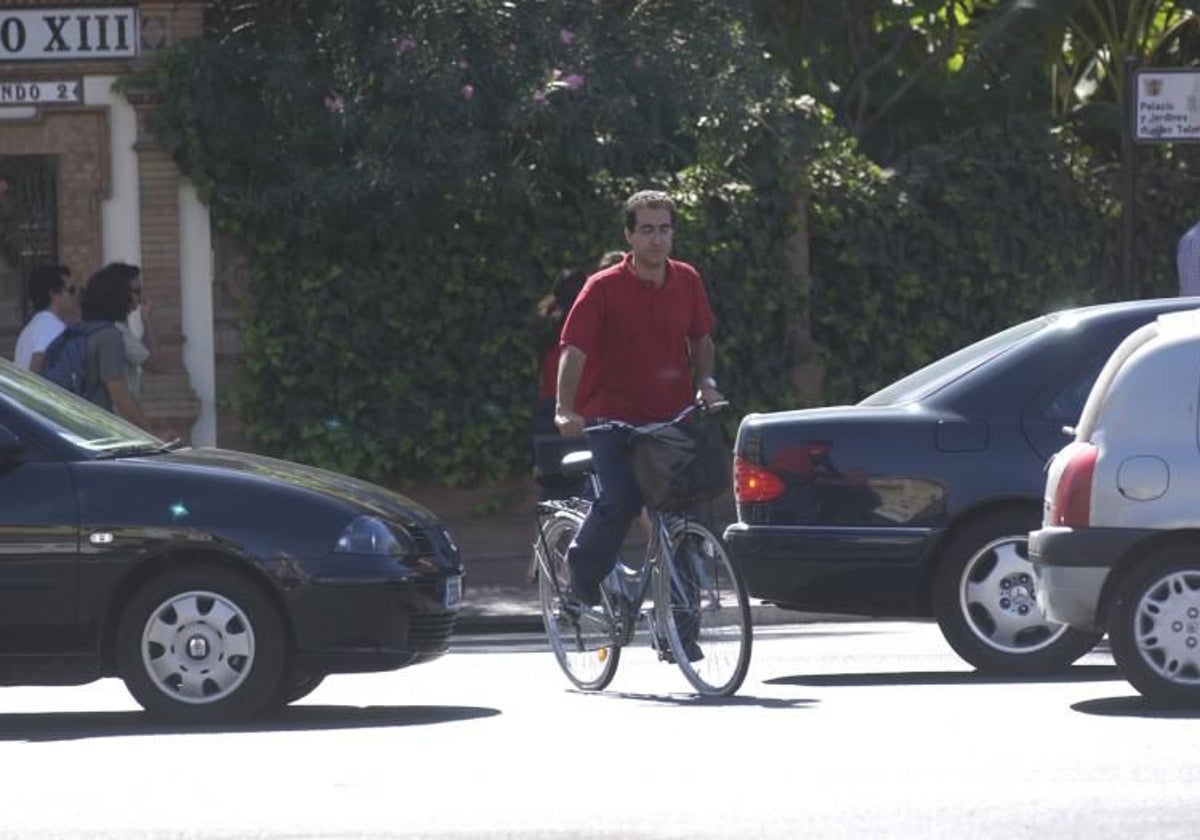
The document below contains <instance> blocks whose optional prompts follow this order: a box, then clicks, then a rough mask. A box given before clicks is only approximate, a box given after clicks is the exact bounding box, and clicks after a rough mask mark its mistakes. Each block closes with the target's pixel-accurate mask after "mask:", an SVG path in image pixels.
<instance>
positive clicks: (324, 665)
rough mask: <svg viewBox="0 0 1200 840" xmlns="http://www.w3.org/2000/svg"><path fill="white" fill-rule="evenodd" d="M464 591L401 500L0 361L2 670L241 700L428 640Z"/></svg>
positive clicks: (381, 662) (190, 700)
mask: <svg viewBox="0 0 1200 840" xmlns="http://www.w3.org/2000/svg"><path fill="white" fill-rule="evenodd" d="M461 593H462V563H461V560H460V558H459V554H458V549H457V547H456V546H455V545H454V543H453V541H452V540H451V538H450V536H449V534H448V533H447V532H446V531H445V529H444V528H443V527H442V526H441V525H440V524H439V522H438V520H437V518H436V517H435V516H434V515H433V514H432V513H430V512H429V511H428V510H425V509H424V508H422V507H421V506H420V505H418V504H416V503H415V502H413V501H411V500H409V499H407V498H405V497H403V496H400V495H398V494H396V493H393V492H390V491H388V490H385V489H383V488H381V487H376V486H374V485H371V484H368V483H365V482H362V481H358V480H355V479H352V478H348V477H346V476H342V475H338V474H335V473H331V472H326V471H323V470H318V469H314V468H311V467H305V466H301V465H299V464H294V463H290V462H287V461H280V460H274V459H271V458H265V457H256V456H253V455H248V454H243V453H239V452H230V451H223V450H219V449H189V448H173V447H172V446H170V445H168V444H164V443H163V442H162V441H160V440H158V439H157V438H155V437H152V436H150V435H148V434H147V433H145V432H143V431H141V430H139V429H137V428H136V427H134V426H131V425H130V424H128V423H126V422H124V421H123V420H121V419H120V418H118V417H116V416H114V415H112V414H109V413H108V412H105V411H103V410H101V409H99V408H97V407H96V406H94V405H92V404H91V403H89V402H86V401H84V400H82V399H80V398H78V397H76V396H74V395H73V394H70V393H68V392H67V391H64V390H62V389H60V388H58V387H57V386H54V385H51V384H50V383H49V382H48V381H47V380H45V379H42V378H41V377H39V376H36V375H34V374H30V373H27V372H25V371H22V370H19V369H17V368H16V367H14V366H13V365H11V364H9V363H7V362H3V361H0V684H9V685H16V684H43V685H45V684H59V685H67V684H82V683H85V682H90V681H92V680H95V679H97V678H100V677H104V676H111V675H119V676H120V677H122V678H123V679H124V681H125V684H126V686H127V687H128V689H129V691H130V693H131V694H133V696H134V698H135V699H136V700H137V701H138V702H139V703H140V704H141V705H142V706H143V707H144V708H146V709H147V710H149V711H150V712H152V713H156V714H160V715H164V716H169V717H173V718H176V719H181V720H186V721H215V720H231V719H239V718H245V717H248V716H250V715H253V714H255V713H257V712H260V711H262V710H264V709H267V708H269V707H271V706H273V705H274V706H278V705H282V704H285V703H289V702H291V701H293V700H296V699H298V698H300V697H302V696H304V695H305V694H307V693H308V692H310V691H312V690H313V689H314V688H315V687H316V686H317V684H318V683H319V682H320V681H321V680H322V679H323V678H324V676H325V675H327V674H332V673H338V672H356V671H382V670H390V669H395V668H402V667H405V666H408V665H413V664H415V663H419V662H426V661H429V660H431V659H434V658H436V657H438V656H440V655H442V654H443V653H444V652H445V651H446V649H447V645H448V639H449V636H450V634H451V632H452V630H453V627H454V623H455V619H456V618H457V615H458V611H459V606H460V600H461Z"/></svg>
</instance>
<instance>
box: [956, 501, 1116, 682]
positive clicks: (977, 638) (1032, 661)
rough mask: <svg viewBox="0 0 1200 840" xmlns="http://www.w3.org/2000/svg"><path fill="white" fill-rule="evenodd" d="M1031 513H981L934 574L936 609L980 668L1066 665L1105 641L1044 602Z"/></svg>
mask: <svg viewBox="0 0 1200 840" xmlns="http://www.w3.org/2000/svg"><path fill="white" fill-rule="evenodd" d="M1031 527H1036V519H1035V518H1034V517H1032V516H1031V515H1028V514H1024V513H1021V512H1017V511H1013V512H1006V513H1001V514H994V515H992V516H989V517H986V518H984V519H980V520H978V521H977V522H975V523H973V524H971V525H970V526H968V527H967V528H965V529H963V531H962V532H960V533H959V534H958V535H957V536H956V537H954V538H953V539H952V540H951V542H950V543H949V544H948V545H947V548H946V550H945V552H944V553H943V555H942V560H941V563H940V564H939V567H938V577H937V580H936V582H935V593H934V597H935V604H934V608H935V612H936V613H937V619H938V625H939V627H940V628H941V630H942V635H944V636H945V637H946V641H948V642H949V643H950V646H951V647H953V648H954V650H955V652H956V653H958V655H959V656H961V657H962V658H963V659H965V660H966V661H967V662H969V663H971V664H972V665H974V666H975V667H976V668H978V669H979V670H981V671H994V672H1001V673H1047V672H1052V671H1057V670H1061V669H1063V668H1065V667H1067V666H1068V665H1070V664H1071V663H1072V662H1074V661H1075V660H1076V659H1078V658H1079V657H1080V656H1082V655H1083V654H1084V653H1086V652H1087V651H1088V650H1090V649H1091V648H1092V646H1093V645H1095V643H1096V642H1097V641H1099V638H1100V634H1093V633H1085V632H1082V631H1079V630H1074V629H1072V628H1070V627H1067V626H1066V625H1063V624H1057V623H1055V622H1052V621H1050V620H1048V619H1047V618H1046V617H1045V615H1044V614H1043V613H1042V611H1041V609H1039V608H1038V605H1037V598H1036V590H1035V588H1034V580H1033V566H1032V565H1031V564H1030V562H1029V559H1028V551H1027V549H1028V543H1029V539H1028V533H1029V530H1030V528H1031Z"/></svg>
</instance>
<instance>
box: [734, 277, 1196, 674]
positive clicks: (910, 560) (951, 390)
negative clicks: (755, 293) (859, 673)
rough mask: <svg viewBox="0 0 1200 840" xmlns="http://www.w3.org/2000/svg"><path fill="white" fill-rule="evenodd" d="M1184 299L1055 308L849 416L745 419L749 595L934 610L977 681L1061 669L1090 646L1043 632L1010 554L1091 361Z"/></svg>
mask: <svg viewBox="0 0 1200 840" xmlns="http://www.w3.org/2000/svg"><path fill="white" fill-rule="evenodd" d="M1197 307H1200V299H1197V298H1171V299H1163V300H1146V301H1130V302H1124V303H1115V304H1104V305H1099V306H1090V307H1083V308H1079V309H1071V310H1065V311H1061V312H1056V313H1053V314H1050V315H1045V316H1042V317H1039V318H1035V319H1033V320H1031V321H1026V322H1024V323H1021V324H1018V325H1016V326H1014V327H1011V328H1009V329H1007V330H1004V331H1002V332H1000V333H997V334H995V335H992V336H990V337H988V338H985V339H983V340H982V341H979V342H977V343H975V344H973V345H971V346H969V347H966V348H964V349H962V350H959V351H957V352H955V353H953V354H951V355H949V356H946V357H944V358H942V359H940V360H938V361H936V362H934V363H933V364H931V365H929V366H927V367H925V368H922V369H921V370H918V371H917V372H915V373H913V374H910V375H909V376H907V377H905V378H903V379H901V380H899V381H897V382H895V383H893V384H892V385H889V386H888V387H886V388H884V389H883V390H881V391H879V392H877V393H875V394H872V395H871V396H869V397H867V398H866V399H865V400H863V401H862V402H860V403H858V404H857V405H853V406H841V407H835V408H817V409H808V410H797V411H781V412H772V413H768V414H752V415H749V416H747V417H745V418H744V419H743V420H742V422H741V426H740V428H739V430H738V436H737V444H736V449H735V456H736V457H735V495H736V500H737V510H738V521H737V522H735V523H734V524H732V525H730V526H729V528H728V529H727V530H726V532H725V538H726V540H727V542H728V545H729V550H730V552H731V553H732V554H733V555H734V557H736V558H737V560H738V561H739V562H740V564H741V567H742V569H743V571H744V572H745V576H746V582H747V585H748V587H749V589H750V593H751V595H754V596H756V597H758V598H762V599H764V600H766V601H770V602H774V603H776V604H779V605H780V606H784V607H791V608H795V609H800V610H811V611H819V612H838V613H851V614H858V615H870V616H880V617H926V616H930V615H932V616H935V617H936V618H937V621H938V625H939V626H940V628H941V630H942V633H943V635H944V636H945V637H946V640H947V641H948V642H949V643H950V645H951V646H952V647H953V648H954V650H955V651H956V652H957V653H958V654H959V655H960V656H961V657H962V658H963V659H965V660H966V661H967V662H969V663H971V664H972V665H974V666H975V667H976V668H978V669H980V670H988V671H997V672H1010V673H1011V672H1017V673H1020V672H1024V673H1038V672H1046V671H1053V670H1057V669H1061V668H1064V667H1065V666H1067V665H1068V664H1070V663H1071V662H1073V661H1075V659H1077V658H1078V657H1080V656H1081V655H1083V654H1084V653H1085V652H1087V651H1088V650H1089V649H1090V648H1091V647H1092V646H1093V645H1094V644H1095V642H1096V641H1097V640H1098V639H1099V636H1098V635H1096V634H1093V633H1087V632H1082V631H1079V630H1075V629H1071V628H1068V627H1066V626H1064V625H1059V624H1054V623H1052V622H1049V621H1047V620H1046V618H1045V617H1044V615H1043V614H1042V613H1041V611H1040V610H1039V609H1038V607H1037V604H1036V601H1035V590H1034V585H1033V578H1032V569H1031V566H1030V564H1029V561H1028V559H1027V556H1026V546H1027V537H1028V532H1029V531H1031V530H1033V529H1035V528H1037V527H1038V525H1039V523H1040V520H1041V510H1042V492H1043V489H1044V486H1045V481H1046V477H1045V473H1044V465H1045V463H1046V461H1047V459H1049V457H1050V456H1051V455H1053V454H1054V453H1055V452H1056V451H1058V450H1059V449H1061V448H1062V446H1063V445H1064V444H1065V443H1066V442H1067V440H1068V438H1067V436H1066V435H1065V434H1064V432H1063V428H1064V426H1066V427H1069V426H1071V425H1073V424H1074V423H1075V422H1076V421H1077V420H1078V418H1079V414H1080V412H1081V411H1082V408H1083V403H1084V400H1085V399H1086V397H1087V394H1088V391H1089V390H1090V388H1091V385H1092V382H1093V381H1094V380H1095V378H1096V376H1097V375H1098V373H1099V371H1100V368H1101V367H1102V366H1103V364H1104V362H1105V360H1106V359H1107V358H1108V356H1109V354H1110V353H1111V352H1112V350H1113V349H1114V348H1115V347H1116V345H1117V344H1118V343H1119V342H1120V340H1121V339H1123V338H1124V337H1125V336H1126V335H1128V334H1129V333H1130V332H1131V331H1132V330H1134V329H1135V328H1136V327H1139V326H1141V325H1142V324H1144V323H1147V322H1148V321H1151V320H1153V319H1154V318H1155V317H1156V316H1157V315H1159V314H1160V313H1162V312H1168V311H1172V310H1179V309H1194V308H1197Z"/></svg>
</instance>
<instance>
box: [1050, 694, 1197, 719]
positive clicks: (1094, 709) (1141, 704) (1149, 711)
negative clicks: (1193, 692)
mask: <svg viewBox="0 0 1200 840" xmlns="http://www.w3.org/2000/svg"><path fill="white" fill-rule="evenodd" d="M1071 708H1072V709H1074V710H1075V711H1077V712H1082V713H1083V714H1085V715H1099V716H1102V717H1129V718H1183V719H1184V720H1188V719H1192V720H1200V709H1172V708H1170V707H1167V706H1155V705H1154V704H1153V703H1150V702H1149V701H1147V700H1146V698H1145V697H1142V696H1141V695H1140V694H1133V695H1130V696H1129V697H1099V698H1096V699H1095V700H1081V701H1080V702H1078V703H1072V704H1071Z"/></svg>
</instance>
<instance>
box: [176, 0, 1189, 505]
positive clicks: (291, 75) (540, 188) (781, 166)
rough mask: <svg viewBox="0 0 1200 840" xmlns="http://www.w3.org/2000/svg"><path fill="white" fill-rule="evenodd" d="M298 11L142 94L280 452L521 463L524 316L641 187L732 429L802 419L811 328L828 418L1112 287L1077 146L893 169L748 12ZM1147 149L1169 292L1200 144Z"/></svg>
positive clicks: (1102, 197)
mask: <svg viewBox="0 0 1200 840" xmlns="http://www.w3.org/2000/svg"><path fill="white" fill-rule="evenodd" d="M410 6H413V7H415V8H410ZM289 9H291V10H292V11H293V13H294V14H295V15H296V16H297V17H296V20H299V21H301V22H302V23H303V24H304V25H303V26H283V25H281V26H279V27H275V28H272V29H270V30H255V29H253V28H243V29H238V30H237V31H233V30H232V29H231V30H230V31H225V32H222V33H218V34H219V37H218V36H217V35H214V36H213V37H210V38H209V39H208V40H206V41H204V42H202V43H194V44H187V45H183V46H180V47H178V48H175V49H172V50H169V51H167V52H165V53H164V54H162V55H160V57H159V63H158V73H157V77H156V80H155V84H156V87H157V90H158V93H159V96H160V100H161V103H162V104H161V106H160V107H159V108H158V111H157V115H156V127H157V131H158V134H159V136H160V138H161V139H162V141H163V142H164V143H165V145H166V146H167V147H168V148H169V149H170V150H171V151H172V152H173V153H174V155H175V157H176V159H177V160H178V161H179V162H180V165H181V167H182V169H183V171H184V172H185V173H186V174H187V175H188V176H189V177H191V178H192V179H193V180H194V181H195V182H196V183H197V184H198V186H199V188H200V190H201V192H202V195H203V196H204V197H205V198H206V200H208V201H209V203H210V205H211V207H212V212H213V218H214V220H215V222H216V224H217V225H218V226H219V227H220V228H221V229H223V230H226V231H229V232H232V233H233V234H235V235H236V236H237V238H238V239H239V240H240V241H241V242H242V243H243V245H244V247H245V249H246V251H247V254H248V257H249V261H250V265H251V266H252V270H251V282H250V287H249V296H250V304H249V307H248V311H247V312H246V313H245V318H244V320H243V322H242V323H243V335H242V338H243V348H244V356H243V362H244V367H245V377H244V381H243V384H242V387H240V388H239V389H238V390H237V391H236V393H235V395H234V403H235V406H236V408H237V410H238V412H239V414H240V416H241V418H242V420H243V422H244V424H245V428H246V430H247V432H248V433H249V434H250V435H251V436H252V438H253V439H254V440H255V441H256V442H257V444H258V445H259V446H260V447H261V448H263V449H265V450H267V451H270V452H272V453H274V454H278V455H281V456H284V457H289V458H293V459H296V460H300V461H306V462H312V463H318V464H322V465H325V466H329V467H332V468H336V469H339V470H343V471H347V472H351V473H356V474H359V475H365V476H369V477H373V478H388V479H391V480H395V481H398V482H401V483H406V484H411V483H416V482H427V481H436V482H442V483H448V484H458V485H470V484H475V483H479V482H490V481H494V480H498V479H501V478H504V477H507V476H510V475H513V474H518V473H521V472H523V471H525V470H527V469H528V468H529V465H528V455H527V453H528V445H527V430H528V426H529V419H530V409H531V406H532V402H533V394H534V387H535V382H536V374H537V360H536V358H535V354H534V336H535V334H536V328H535V326H534V324H533V321H532V313H533V310H534V304H535V302H536V301H537V299H538V298H539V297H540V296H541V295H543V294H544V293H545V292H546V291H548V289H549V285H550V281H551V278H552V277H553V276H554V274H555V273H556V272H557V271H558V270H559V269H560V268H561V267H563V266H567V265H574V266H590V265H593V264H594V262H595V260H596V258H597V257H598V256H599V255H600V254H601V253H602V252H604V251H606V250H610V249H612V248H615V247H620V246H622V245H623V238H622V236H621V230H620V224H621V220H620V217H619V207H620V205H621V203H622V201H623V200H624V198H625V197H626V196H627V195H628V194H629V193H631V192H633V191H634V190H635V189H639V188H643V187H648V186H656V187H662V188H666V189H669V190H671V191H672V192H673V193H674V194H675V195H676V196H677V197H678V199H679V201H680V205H681V214H680V215H681V219H680V221H681V225H680V231H679V234H678V236H677V243H676V252H677V254H678V256H680V257H681V258H683V259H687V260H689V261H691V262H693V263H695V264H696V265H698V266H699V268H700V269H701V271H702V272H703V274H704V276H705V279H706V282H707V284H708V288H709V291H710V295H711V298H712V301H713V305H714V308H715V310H716V314H717V317H718V329H717V335H716V339H717V348H718V358H717V372H718V376H719V378H720V380H721V383H722V388H723V390H725V391H726V392H727V393H728V394H729V396H730V397H731V398H732V400H733V402H734V405H735V415H736V416H740V415H741V414H742V413H745V412H749V411H755V410H770V409H779V408H788V407H792V406H795V405H797V404H798V402H799V401H800V400H801V396H800V395H801V393H802V392H801V390H800V389H798V388H797V379H796V372H797V370H798V368H799V367H801V366H803V365H806V364H809V363H810V362H812V361H813V359H811V358H810V355H811V353H812V352H813V351H812V350H811V349H810V348H811V342H810V340H809V335H808V331H809V326H810V325H811V332H812V336H813V337H815V338H816V340H817V341H818V342H819V344H820V351H821V356H820V361H821V362H823V363H824V365H825V380H824V387H823V391H822V392H821V394H820V396H819V398H818V399H819V401H821V402H842V401H847V400H855V399H858V398H860V397H862V396H863V395H865V394H866V393H869V392H870V391H872V390H874V389H876V388H878V387H881V386H882V385H885V384H887V383H888V382H889V381H891V380H893V379H895V378H896V377H898V376H900V375H902V374H904V373H907V372H908V371H910V370H912V369H914V368H915V367H917V366H919V365H921V364H924V363H926V362H928V361H930V360H932V359H934V358H936V357H937V356H939V355H941V354H942V353H944V352H946V351H948V350H951V349H954V348H956V347H958V346H961V345H963V344H966V343H968V342H970V341H973V340H975V339H977V338H980V337H982V336H983V335H986V334H988V333H990V332H993V331H995V330H997V329H1000V328H1001V327H1004V326H1007V325H1009V324H1011V323H1014V322H1015V321H1017V320H1020V319H1022V318H1025V317H1028V316H1030V315H1032V314H1034V313H1037V312H1040V311H1044V310H1046V309H1049V308H1055V307H1061V306H1069V305H1073V304H1077V303H1083V302H1087V301H1091V300H1100V299H1108V298H1112V297H1115V296H1116V291H1115V290H1117V289H1120V288H1122V287H1121V285H1120V283H1119V281H1118V277H1117V270H1118V254H1117V250H1116V244H1117V242H1118V241H1119V236H1118V231H1119V222H1120V213H1119V201H1118V198H1117V197H1118V196H1119V183H1118V181H1117V180H1116V177H1115V174H1116V173H1114V172H1112V171H1104V170H1101V169H1097V168H1096V167H1095V166H1094V164H1093V163H1092V162H1091V161H1090V160H1089V159H1088V158H1087V156H1086V154H1085V152H1084V151H1083V150H1082V149H1081V148H1080V147H1079V146H1078V145H1077V144H1076V143H1075V142H1073V141H1072V140H1071V138H1070V136H1069V134H1068V133H1067V132H1066V130H1062V129H1055V128H1053V127H1051V126H1048V125H1045V124H1041V123H1037V122H1016V123H1013V124H1011V125H1007V126H1004V127H981V128H974V129H968V130H965V131H964V132H963V133H962V134H961V135H960V136H958V137H956V138H955V139H954V140H953V141H949V142H946V143H943V144H941V145H938V146H932V147H928V148H923V149H919V150H917V151H916V152H915V153H912V154H910V155H908V156H907V157H906V158H905V160H904V161H903V163H902V165H900V166H898V167H897V168H896V169H895V170H894V171H886V172H885V171H883V170H881V169H880V168H878V167H877V166H874V165H873V164H872V163H871V162H870V161H868V160H866V159H865V158H863V156H862V155H861V154H859V153H858V152H857V151H856V149H855V147H854V144H853V143H852V142H851V141H849V140H848V139H846V138H844V137H842V136H840V135H839V134H838V133H837V132H836V131H834V130H833V129H832V127H831V125H830V119H829V116H828V114H827V113H826V112H825V111H824V110H823V109H821V108H820V107H819V105H818V104H817V103H816V102H815V101H814V100H813V99H812V98H811V97H802V96H799V95H798V93H799V92H797V91H793V90H790V89H789V88H788V87H787V85H786V83H785V82H783V81H781V80H780V78H779V77H778V76H777V75H776V74H775V72H774V71H773V70H772V69H771V68H770V64H769V62H766V61H763V60H762V56H763V46H762V39H760V38H759V37H757V35H756V33H754V32H753V31H752V30H751V29H750V28H749V24H747V23H745V22H744V21H745V20H749V19H750V17H749V16H748V15H745V14H743V11H744V10H743V9H741V8H740V7H739V5H738V4H737V3H729V2H724V0H701V2H683V0H661V2H656V3H633V2H613V3H610V4H609V3H606V4H593V3H581V2H566V0H563V2H551V0H531V2H528V3H524V2H523V3H519V4H512V3H505V2H499V0H470V1H469V2H464V1H463V0H430V1H429V2H423V3H420V4H394V5H389V4H374V3H355V2H349V1H348V0H345V1H344V2H330V0H322V1H321V2H317V0H309V2H303V0H297V3H295V4H293V5H292V6H290V7H289ZM679 20H686V21H693V22H695V21H700V22H702V25H695V26H689V27H688V28H686V29H683V28H681V27H679V26H678V25H676V24H675V21H679ZM294 22H295V21H293V23H294ZM313 31H319V32H320V37H319V38H316V39H312V38H306V37H305V36H306V35H311V34H312V32H313ZM1141 155H1142V158H1144V160H1143V165H1142V170H1141V179H1140V182H1139V183H1140V189H1141V198H1140V199H1139V210H1141V211H1143V212H1139V215H1138V247H1139V262H1138V266H1139V269H1138V270H1139V273H1138V276H1137V278H1136V280H1135V282H1134V284H1133V285H1134V288H1135V291H1136V292H1137V293H1138V294H1146V293H1166V294H1171V293H1173V292H1174V269H1173V254H1174V239H1175V238H1177V237H1178V235H1179V233H1180V232H1182V230H1183V229H1185V228H1186V227H1187V225H1188V224H1190V222H1188V221H1187V216H1188V214H1189V213H1190V212H1191V208H1193V207H1195V206H1196V201H1195V199H1196V191H1195V189H1194V188H1192V187H1191V186H1189V184H1190V181H1188V180H1187V177H1186V173H1187V172H1188V171H1189V167H1188V164H1189V162H1191V161H1192V160H1194V155H1192V154H1191V152H1190V151H1189V152H1186V153H1185V152H1184V151H1182V150H1176V151H1171V152H1168V151H1164V150H1161V149H1159V150H1151V149H1143V150H1142V153H1141ZM1175 187H1179V188H1178V189H1175ZM806 199H808V204H807V212H808V216H809V218H808V224H809V226H810V230H809V232H810V234H811V238H810V247H811V289H810V288H809V285H808V280H807V278H805V277H803V276H802V273H801V271H800V265H801V263H802V254H801V253H799V252H797V250H796V244H797V243H796V236H797V232H798V231H801V230H802V229H803V222H804V218H803V214H804V213H805V209H806V207H805V200H806ZM809 399H810V401H814V400H811V398H809ZM736 416H735V417H734V418H733V420H736Z"/></svg>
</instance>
